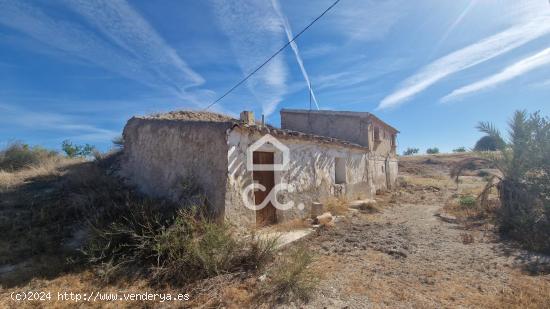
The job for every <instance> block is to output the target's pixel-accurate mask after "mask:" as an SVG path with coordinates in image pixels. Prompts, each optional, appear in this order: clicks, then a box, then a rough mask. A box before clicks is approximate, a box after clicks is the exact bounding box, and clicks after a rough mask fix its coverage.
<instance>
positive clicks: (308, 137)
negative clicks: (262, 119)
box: [233, 122, 369, 151]
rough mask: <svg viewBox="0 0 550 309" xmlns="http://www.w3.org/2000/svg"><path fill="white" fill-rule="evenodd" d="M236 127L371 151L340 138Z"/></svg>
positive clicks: (237, 125)
mask: <svg viewBox="0 0 550 309" xmlns="http://www.w3.org/2000/svg"><path fill="white" fill-rule="evenodd" d="M234 127H239V128H241V129H244V130H248V131H250V132H258V133H260V134H262V135H263V134H270V135H273V136H274V137H276V138H290V139H299V140H304V141H312V142H316V143H320V144H330V145H337V146H342V147H350V148H356V149H360V150H363V151H369V149H368V147H364V146H361V145H359V144H355V143H352V142H348V141H345V140H341V139H338V138H333V137H327V136H320V135H315V134H309V133H303V132H299V131H293V130H287V129H278V128H274V127H271V126H264V127H262V126H249V125H246V124H243V123H238V122H237V123H235V124H234V125H233V128H234Z"/></svg>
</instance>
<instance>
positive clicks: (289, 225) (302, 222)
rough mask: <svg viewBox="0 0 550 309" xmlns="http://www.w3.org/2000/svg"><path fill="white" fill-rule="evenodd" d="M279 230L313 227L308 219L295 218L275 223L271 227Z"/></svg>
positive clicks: (286, 230) (287, 230) (288, 230)
mask: <svg viewBox="0 0 550 309" xmlns="http://www.w3.org/2000/svg"><path fill="white" fill-rule="evenodd" d="M270 228H271V229H273V230H275V231H277V232H290V231H294V230H300V229H306V228H311V222H310V221H308V220H307V219H301V218H298V219H293V220H288V221H284V222H281V223H278V224H275V225H273V226H271V227H270Z"/></svg>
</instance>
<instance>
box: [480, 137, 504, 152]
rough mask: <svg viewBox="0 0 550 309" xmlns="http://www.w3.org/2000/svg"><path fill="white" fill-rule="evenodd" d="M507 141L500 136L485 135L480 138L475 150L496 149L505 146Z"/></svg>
mask: <svg viewBox="0 0 550 309" xmlns="http://www.w3.org/2000/svg"><path fill="white" fill-rule="evenodd" d="M504 144H505V142H504V141H503V140H502V138H501V137H500V136H498V137H497V136H492V135H485V136H483V137H482V138H480V139H479V140H478V141H477V142H476V144H475V146H474V150H475V151H496V150H499V149H500V148H502V146H504Z"/></svg>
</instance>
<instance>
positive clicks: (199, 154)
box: [122, 118, 230, 215]
mask: <svg viewBox="0 0 550 309" xmlns="http://www.w3.org/2000/svg"><path fill="white" fill-rule="evenodd" d="M228 127H230V125H229V124H227V123H224V122H199V121H194V122H189V121H187V122H185V121H177V120H167V119H149V118H132V119H130V120H129V121H128V123H127V125H126V127H125V128H124V133H123V137H124V160H123V163H122V175H123V176H124V177H126V178H127V179H128V180H129V181H130V182H131V183H133V184H134V185H136V186H137V187H138V188H139V189H140V190H141V191H142V192H143V193H145V194H148V195H150V196H154V197H164V198H168V199H171V200H175V201H177V200H178V199H179V198H180V193H181V191H182V184H181V182H182V181H183V180H185V179H190V180H191V181H193V182H195V183H196V184H198V185H199V186H200V187H201V188H202V189H203V190H204V192H205V194H206V196H207V197H208V201H209V204H210V206H211V207H212V209H211V210H213V211H214V212H215V214H218V215H223V210H224V204H225V189H226V181H227V177H226V174H227V151H228V145H227V142H226V130H227V128H228Z"/></svg>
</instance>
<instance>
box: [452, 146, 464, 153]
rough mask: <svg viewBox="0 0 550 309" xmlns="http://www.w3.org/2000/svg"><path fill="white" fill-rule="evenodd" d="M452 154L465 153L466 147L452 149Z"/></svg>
mask: <svg viewBox="0 0 550 309" xmlns="http://www.w3.org/2000/svg"><path fill="white" fill-rule="evenodd" d="M453 152H466V147H458V148H455V149H453Z"/></svg>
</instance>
